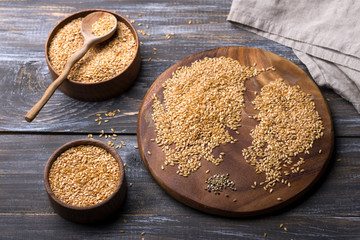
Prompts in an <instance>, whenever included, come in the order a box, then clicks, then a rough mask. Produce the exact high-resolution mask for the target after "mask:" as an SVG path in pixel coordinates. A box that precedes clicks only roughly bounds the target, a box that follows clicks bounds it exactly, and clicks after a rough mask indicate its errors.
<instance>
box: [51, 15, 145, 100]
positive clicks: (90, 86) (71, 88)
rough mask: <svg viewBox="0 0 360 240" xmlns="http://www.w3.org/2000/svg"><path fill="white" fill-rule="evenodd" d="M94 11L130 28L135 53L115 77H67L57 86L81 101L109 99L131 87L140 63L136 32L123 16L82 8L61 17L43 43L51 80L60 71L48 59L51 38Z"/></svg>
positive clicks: (55, 77)
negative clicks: (97, 79) (93, 80)
mask: <svg viewBox="0 0 360 240" xmlns="http://www.w3.org/2000/svg"><path fill="white" fill-rule="evenodd" d="M95 11H102V12H108V13H111V14H113V15H114V16H115V17H116V18H117V19H118V21H120V22H123V23H124V24H125V25H126V26H128V27H129V28H130V29H131V32H132V34H133V35H134V37H135V41H136V45H137V47H136V55H135V58H134V59H133V61H132V62H131V63H130V65H129V66H128V67H127V68H126V69H125V70H124V71H122V72H121V73H119V74H118V75H116V76H115V77H113V78H111V79H108V80H106V81H101V82H96V83H82V82H76V81H72V80H69V79H66V80H65V81H64V82H63V83H62V84H61V85H60V87H59V89H60V90H61V91H62V92H63V93H65V94H66V95H68V96H70V97H72V98H75V99H78V100H83V101H102V100H106V99H110V98H112V97H115V96H117V95H119V94H121V93H123V92H124V91H125V90H127V89H128V88H130V87H131V85H132V84H133V82H134V81H135V79H136V76H137V75H138V73H139V70H140V65H141V57H140V42H139V37H138V34H137V32H136V30H135V28H134V26H133V25H132V24H131V23H130V22H129V21H128V20H127V19H126V18H124V17H123V16H121V15H119V14H117V13H115V12H111V11H108V10H104V9H90V10H84V11H81V12H77V13H74V14H72V15H70V16H68V17H67V18H65V19H63V20H62V21H61V22H59V23H58V24H57V25H56V26H55V27H54V29H53V30H52V31H51V33H50V35H49V37H48V38H47V40H46V45H45V56H46V63H47V65H48V67H49V71H50V75H51V77H52V79H53V80H55V79H57V78H58V77H59V75H60V73H58V72H56V71H55V69H54V68H53V67H52V65H51V63H50V60H49V52H48V51H49V46H50V43H51V40H52V39H53V37H54V36H55V34H56V33H57V32H58V30H59V29H61V28H62V27H64V26H65V25H66V24H67V23H69V22H71V21H72V20H74V19H77V18H79V17H85V16H86V15H88V14H90V13H92V12H95Z"/></svg>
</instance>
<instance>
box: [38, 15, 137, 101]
mask: <svg viewBox="0 0 360 240" xmlns="http://www.w3.org/2000/svg"><path fill="white" fill-rule="evenodd" d="M95 11H102V12H107V13H111V14H113V15H114V16H115V17H116V18H117V20H118V29H117V31H116V32H115V34H114V36H112V37H111V38H110V39H109V40H107V41H105V42H103V43H100V44H97V45H95V46H94V47H92V48H91V49H90V50H89V51H88V52H87V53H86V55H85V56H84V57H83V58H81V59H80V60H79V61H78V62H77V63H76V64H75V65H74V66H73V67H72V69H71V71H70V74H69V75H68V77H67V79H66V80H65V81H64V82H63V83H62V84H61V85H60V87H59V89H60V90H61V91H62V92H63V93H65V94H66V95H68V96H70V97H72V98H75V99H79V100H83V101H101V100H106V99H109V98H112V97H115V96H117V95H119V94H121V93H122V92H124V91H125V90H127V89H128V88H129V87H130V86H131V85H132V84H133V82H134V81H135V79H136V76H137V74H138V72H139V70H140V64H141V58H140V43H139V38H138V35H137V32H136V30H135V28H134V26H133V25H132V24H131V23H130V22H129V21H128V20H127V19H126V18H124V17H123V16H121V15H119V14H117V13H115V12H111V11H108V10H103V9H91V10H85V11H81V12H77V13H74V14H72V15H70V16H69V17H67V18H65V19H64V20H62V21H61V22H59V23H58V24H57V25H56V26H55V27H54V29H53V30H52V31H51V33H50V35H49V37H48V39H47V41H46V46H45V55H46V62H47V65H48V67H49V70H50V74H51V77H52V79H53V80H55V79H56V78H58V76H59V75H60V74H61V72H62V71H63V69H64V67H65V63H66V62H67V60H68V59H69V58H70V57H71V55H72V54H74V53H75V52H76V51H77V50H79V49H80V48H81V46H82V44H83V42H84V39H83V36H82V34H81V23H82V19H83V18H84V17H85V16H87V15H88V14H90V13H92V12H95ZM110 25H111V23H110V22H109V21H107V20H106V19H99V20H98V21H97V22H96V23H95V24H94V25H93V26H92V27H93V34H94V35H99V34H101V33H102V32H106V30H107V29H109V28H111V26H110Z"/></svg>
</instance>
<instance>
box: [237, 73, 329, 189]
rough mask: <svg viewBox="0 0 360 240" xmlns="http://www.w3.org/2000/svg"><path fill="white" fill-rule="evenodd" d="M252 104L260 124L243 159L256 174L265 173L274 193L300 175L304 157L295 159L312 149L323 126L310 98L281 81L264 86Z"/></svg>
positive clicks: (253, 130) (267, 186) (267, 184)
mask: <svg viewBox="0 0 360 240" xmlns="http://www.w3.org/2000/svg"><path fill="white" fill-rule="evenodd" d="M253 104H254V105H255V109H256V110H259V113H258V114H257V115H255V116H254V118H255V119H256V120H257V121H259V123H258V125H257V126H256V127H255V128H254V129H252V130H251V131H250V135H251V137H252V138H253V141H252V146H249V147H248V148H247V149H243V156H244V157H245V160H246V162H247V163H249V164H250V165H253V166H255V171H256V173H258V174H259V173H265V183H266V184H265V188H264V189H265V190H268V189H270V191H272V190H271V189H273V187H274V186H275V185H276V183H277V182H280V181H281V179H283V178H284V176H288V175H290V173H289V172H292V173H298V172H299V166H300V165H302V164H304V163H305V161H304V159H303V158H301V159H300V160H298V161H295V162H293V161H294V159H293V158H295V157H296V156H297V155H299V154H300V153H306V152H307V151H308V150H309V149H310V148H311V147H312V145H313V142H314V141H315V140H316V139H319V138H320V137H321V136H322V134H323V129H324V126H323V124H322V121H321V118H320V116H319V113H318V112H317V111H316V110H315V103H314V100H313V99H312V98H311V97H310V95H309V94H306V93H305V92H303V91H302V90H301V89H300V87H299V86H297V85H295V86H290V85H288V84H286V83H285V82H284V80H282V79H277V80H275V81H272V82H270V83H269V84H268V85H265V86H264V87H263V88H262V89H261V92H260V94H259V95H257V96H256V98H255V100H254V101H253ZM300 126H301V127H300ZM285 166H287V167H285ZM289 170H291V171H289ZM286 182H287V180H286V181H285V184H288V186H289V187H290V186H291V184H290V182H287V183H286Z"/></svg>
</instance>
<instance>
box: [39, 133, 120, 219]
mask: <svg viewBox="0 0 360 240" xmlns="http://www.w3.org/2000/svg"><path fill="white" fill-rule="evenodd" d="M44 184H45V189H46V192H47V195H48V198H49V200H50V203H51V205H52V207H53V208H54V210H55V211H56V212H57V213H58V214H59V215H60V216H62V217H63V218H65V219H67V220H69V221H73V222H78V223H91V222H98V221H101V220H104V219H105V218H106V217H108V216H110V215H112V214H113V213H114V212H116V210H118V209H119V208H120V207H121V205H122V203H123V201H124V199H125V195H126V179H125V172H124V167H123V162H122V160H121V158H120V156H119V155H118V154H117V152H116V151H115V150H114V149H113V148H111V147H109V146H108V145H106V144H105V143H103V142H101V141H98V140H93V139H79V140H75V141H72V142H69V143H67V144H65V145H63V146H61V147H60V148H58V149H57V150H56V151H55V152H54V153H53V154H52V155H51V157H50V158H49V160H48V162H47V164H46V166H45V171H44Z"/></svg>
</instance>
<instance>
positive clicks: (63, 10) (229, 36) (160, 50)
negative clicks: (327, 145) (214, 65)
mask: <svg viewBox="0 0 360 240" xmlns="http://www.w3.org/2000/svg"><path fill="white" fill-rule="evenodd" d="M194 4H195V3H194V2H193V1H190V0H183V1H171V2H169V1H164V0H156V1H139V0H138V1H129V0H127V1H121V2H113V1H102V2H101V4H100V3H98V2H97V1H86V3H80V2H79V3H77V2H71V1H67V0H60V1H57V2H56V3H48V2H46V1H34V0H27V1H18V2H14V1H2V2H1V8H0V17H1V18H0V23H1V24H0V30H1V32H2V34H1V35H0V63H1V64H0V76H1V77H0V78H1V81H0V97H1V99H2V102H3V104H2V107H1V108H0V131H11V132H78V133H84V132H88V129H87V126H91V125H92V121H93V118H92V116H93V114H96V113H99V112H105V111H111V110H113V109H117V108H120V109H121V110H123V112H124V113H130V114H132V115H126V116H123V117H121V120H120V119H119V121H117V122H116V123H115V124H116V126H114V127H115V128H117V129H120V130H121V131H123V132H126V133H129V134H135V133H136V119H137V114H136V113H137V112H138V110H139V108H140V105H141V101H142V99H143V97H144V96H145V94H146V92H147V90H148V88H149V87H150V86H151V84H152V83H153V82H154V81H155V79H156V78H157V77H158V76H159V75H160V74H161V73H162V72H163V71H165V70H166V69H167V68H168V67H170V66H171V65H173V64H175V63H176V62H178V61H179V60H181V59H183V58H185V57H187V56H190V55H192V54H194V53H196V52H201V51H204V50H208V49H212V48H216V47H221V46H234V45H237V46H246V47H256V48H261V49H264V50H267V51H270V52H274V53H275V54H278V55H280V56H282V57H284V58H286V59H288V60H290V61H292V62H294V63H295V64H297V65H299V66H300V67H301V68H302V69H303V70H304V69H305V67H304V65H303V64H302V63H301V62H300V61H299V59H298V58H297V57H296V56H295V54H294V53H293V52H292V50H291V49H289V48H287V47H285V46H282V45H280V44H277V43H275V42H272V41H270V40H267V39H265V38H263V37H260V36H257V35H255V34H253V33H249V32H247V31H245V30H243V29H242V28H241V27H239V26H237V25H233V24H231V23H229V22H227V21H226V17H227V14H228V12H229V9H230V5H231V0H226V1H222V2H218V1H215V0H207V1H205V0H204V1H198V2H197V3H196V6H194ZM91 8H104V9H108V10H111V11H115V12H117V13H119V14H121V15H123V16H126V15H129V19H133V20H135V21H136V22H135V23H134V26H135V28H136V29H137V30H146V32H147V33H150V34H151V36H144V35H142V34H139V37H140V41H141V42H143V45H141V56H142V57H143V59H142V64H141V65H142V68H141V72H140V74H139V75H138V77H137V79H136V81H135V83H134V85H133V86H132V87H131V88H130V89H129V90H128V91H126V92H125V93H123V94H122V95H121V96H119V97H117V98H113V99H110V100H108V101H104V102H95V103H89V102H81V101H77V100H74V99H72V98H69V97H67V96H66V95H65V94H63V93H61V92H60V91H56V92H55V94H54V96H53V97H52V99H51V100H50V101H49V102H48V103H47V105H46V106H45V107H44V109H43V110H42V115H41V116H38V118H37V119H36V120H35V121H34V122H33V123H31V124H25V121H24V119H23V116H24V114H26V112H27V111H28V110H29V109H30V108H31V106H33V105H34V104H35V103H36V101H37V100H38V99H39V97H40V96H41V95H42V94H43V92H44V91H45V89H46V88H47V86H48V85H49V84H50V83H51V76H50V73H49V70H48V68H47V66H46V60H45V43H46V38H47V37H48V35H49V34H50V32H51V30H52V28H53V27H54V26H55V25H56V24H57V23H58V22H59V21H61V20H62V19H63V18H65V17H67V16H69V15H70V14H71V13H74V12H76V11H80V10H84V9H91ZM138 14H142V16H141V17H139V16H138ZM15 19H16V20H15ZM189 20H192V24H188V21H189ZM138 23H142V26H138V25H137V24H138ZM146 25H149V29H146V28H145V26H146ZM172 32H173V33H175V35H174V36H173V37H172V38H171V39H166V37H165V36H166V34H169V33H172ZM153 48H157V54H156V55H154V51H153ZM150 57H151V58H152V60H151V62H149V61H148V59H149V58H150ZM321 90H322V92H323V93H324V95H325V98H329V99H330V102H331V104H330V109H331V111H332V112H333V116H334V126H335V129H336V132H337V133H338V134H339V135H342V136H354V135H356V134H360V120H359V116H358V114H357V113H356V112H355V110H354V109H353V108H352V106H351V105H350V104H349V103H347V102H346V101H344V100H342V99H341V98H340V97H339V96H338V95H336V94H334V93H333V92H332V91H330V90H326V89H321ZM345 122H346V123H349V124H344V123H345ZM92 129H94V131H100V130H101V129H102V126H93V128H92Z"/></svg>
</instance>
